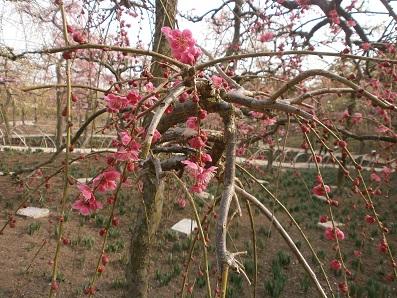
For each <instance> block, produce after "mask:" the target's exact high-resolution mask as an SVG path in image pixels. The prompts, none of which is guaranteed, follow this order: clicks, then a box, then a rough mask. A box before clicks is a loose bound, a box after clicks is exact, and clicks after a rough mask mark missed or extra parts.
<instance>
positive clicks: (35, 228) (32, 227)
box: [28, 221, 41, 236]
mask: <svg viewBox="0 0 397 298" xmlns="http://www.w3.org/2000/svg"><path fill="white" fill-rule="evenodd" d="M40 227H41V222H40V221H34V222H32V223H30V224H29V226H28V233H29V235H30V236H32V235H33V234H34V233H35V232H36V231H38V230H40Z"/></svg>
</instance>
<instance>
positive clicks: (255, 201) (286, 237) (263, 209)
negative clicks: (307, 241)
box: [234, 186, 327, 298]
mask: <svg viewBox="0 0 397 298" xmlns="http://www.w3.org/2000/svg"><path fill="white" fill-rule="evenodd" d="M234 189H235V191H236V193H237V194H238V195H240V196H242V197H243V198H245V199H247V200H249V201H250V202H251V203H252V204H254V205H255V206H256V207H257V208H258V209H259V210H260V211H261V212H262V213H263V214H264V215H265V216H266V217H267V218H268V219H269V220H270V221H271V222H272V224H273V226H274V227H275V228H276V229H277V231H278V232H279V233H280V235H281V237H283V239H284V241H285V242H286V243H287V245H288V246H289V248H290V249H291V251H292V252H293V253H294V255H295V256H296V257H297V259H298V261H299V262H300V263H301V265H302V266H303V268H304V269H305V271H306V273H307V274H308V275H309V277H310V279H311V280H312V281H313V283H314V284H315V285H316V288H317V291H318V292H319V294H320V295H321V297H325V298H326V297H327V295H326V294H325V292H324V289H323V287H322V286H321V284H320V283H319V281H318V279H317V277H316V274H315V273H314V272H313V270H312V269H311V268H310V265H309V264H308V263H307V262H306V260H305V258H304V257H303V255H302V254H301V252H300V251H299V249H298V248H297V247H296V245H295V244H294V242H293V240H292V239H291V237H290V236H289V235H288V233H287V232H286V231H285V230H284V228H283V226H282V225H281V224H280V223H279V221H278V220H277V219H276V218H275V217H274V215H273V214H272V213H271V212H270V211H269V210H268V209H267V208H266V207H265V206H264V205H263V204H262V203H261V202H260V201H259V200H258V199H257V198H255V197H254V196H252V195H251V194H249V193H247V192H246V191H245V190H243V189H241V188H240V187H238V186H235V187H234Z"/></svg>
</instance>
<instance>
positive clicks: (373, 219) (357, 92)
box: [1, 0, 397, 297]
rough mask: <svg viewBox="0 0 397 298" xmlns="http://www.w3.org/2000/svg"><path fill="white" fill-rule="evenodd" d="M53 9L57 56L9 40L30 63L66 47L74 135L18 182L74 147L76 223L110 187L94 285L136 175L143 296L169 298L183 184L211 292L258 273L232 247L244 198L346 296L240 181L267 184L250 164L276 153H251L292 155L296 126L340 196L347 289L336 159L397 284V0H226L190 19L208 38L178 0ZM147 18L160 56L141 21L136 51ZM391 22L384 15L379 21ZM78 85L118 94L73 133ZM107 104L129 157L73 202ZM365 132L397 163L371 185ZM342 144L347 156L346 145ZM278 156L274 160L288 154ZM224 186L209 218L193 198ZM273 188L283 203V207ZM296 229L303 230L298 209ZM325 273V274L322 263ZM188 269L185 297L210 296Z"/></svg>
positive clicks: (333, 205)
mask: <svg viewBox="0 0 397 298" xmlns="http://www.w3.org/2000/svg"><path fill="white" fill-rule="evenodd" d="M371 4H372V1H371ZM15 5H20V7H23V8H24V9H25V11H31V10H30V9H29V5H32V4H26V3H22V4H21V3H18V4H15ZM50 6H51V7H49V8H47V9H48V11H47V15H52V16H53V17H52V18H50V19H49V22H48V23H51V24H52V25H53V26H54V28H55V29H54V31H53V32H54V33H53V35H54V40H56V42H54V44H53V45H52V46H48V45H47V46H46V47H45V48H44V49H35V50H31V51H28V52H21V53H15V52H14V51H13V50H12V49H8V50H5V49H3V50H2V51H1V57H2V59H5V60H7V59H8V60H18V59H29V58H30V57H33V56H34V55H36V56H40V57H42V56H49V57H52V56H54V57H56V56H59V55H62V58H63V66H62V67H63V68H62V71H63V72H64V79H65V82H64V83H63V84H60V82H59V81H57V82H53V83H54V84H56V88H64V90H65V93H66V94H67V100H66V102H65V106H66V107H65V109H64V112H63V116H64V117H65V119H66V123H67V126H66V135H67V137H66V141H65V143H64V144H63V145H62V146H59V148H58V151H57V152H56V153H54V155H53V157H52V158H51V159H50V160H49V161H48V162H45V163H43V164H40V165H38V166H36V167H34V168H31V167H26V168H24V169H22V170H20V171H19V172H17V173H16V175H20V176H22V175H23V173H24V172H29V171H32V170H37V169H38V168H40V167H43V166H44V165H45V164H47V163H50V162H52V161H53V160H54V159H55V158H56V157H57V156H59V155H61V154H63V155H64V159H65V166H64V168H63V172H62V174H61V175H64V177H65V179H64V181H65V182H64V186H63V194H62V200H61V207H62V208H61V209H62V211H61V214H60V216H61V217H63V215H64V214H65V212H68V211H70V209H73V210H77V211H75V213H74V215H75V216H77V213H81V214H82V215H89V214H91V213H93V212H99V213H100V212H103V210H102V208H103V203H101V202H100V198H101V197H103V196H104V195H105V194H106V196H107V197H108V200H107V204H110V205H112V207H111V208H110V210H111V212H110V214H108V218H109V221H108V225H107V226H106V227H104V229H103V230H102V234H103V235H104V236H105V237H104V242H103V246H102V251H101V254H100V255H99V256H98V262H97V268H96V270H95V271H94V272H95V273H94V274H93V277H92V279H91V280H90V283H89V285H88V286H87V287H86V289H85V292H86V293H87V294H94V293H95V287H96V284H95V282H96V279H97V274H98V270H99V268H100V267H101V266H103V265H101V262H102V263H104V264H105V263H106V262H104V258H105V259H106V255H105V252H104V247H105V244H106V240H107V237H108V231H109V228H110V226H111V225H112V224H113V225H115V226H117V225H118V224H119V221H118V219H117V217H116V215H115V209H114V206H116V205H117V202H118V197H119V194H120V191H122V190H125V189H130V191H131V192H132V191H133V187H131V183H128V182H130V181H131V179H133V180H132V181H133V184H136V185H138V189H139V194H140V197H141V201H142V204H141V205H140V208H139V211H138V214H137V220H136V226H135V227H134V229H133V232H132V235H131V246H130V254H129V262H128V265H127V266H126V277H127V282H128V292H129V293H130V294H132V293H133V295H134V297H151V296H153V293H151V292H150V285H149V281H150V271H151V267H150V266H151V264H150V263H151V253H152V252H153V247H154V243H155V236H156V232H157V229H158V226H159V223H160V221H161V218H162V213H163V210H162V209H163V204H164V195H165V192H166V190H165V189H166V188H167V184H169V183H172V184H174V185H177V186H176V188H177V189H178V190H179V191H180V192H182V193H183V198H184V199H180V200H182V202H184V200H187V201H188V202H189V203H190V205H189V208H191V209H192V212H193V214H194V216H195V219H196V222H197V223H198V228H197V231H195V236H196V237H195V239H196V241H194V245H192V247H191V248H190V251H191V252H193V250H195V249H201V251H202V253H201V255H202V256H203V261H202V262H203V264H204V265H203V266H202V268H204V271H201V275H202V276H204V277H205V285H206V286H205V293H206V295H207V296H208V297H212V296H220V297H225V295H226V292H227V288H228V274H229V270H230V269H233V270H235V271H237V272H239V273H241V274H243V275H245V276H246V273H245V268H244V266H243V265H242V263H241V261H240V260H241V259H240V258H241V257H242V258H244V255H245V254H246V252H244V251H235V250H234V249H233V248H232V247H231V246H230V245H229V244H228V241H227V233H228V228H229V227H230V222H232V221H233V220H234V215H232V212H231V211H230V209H231V206H232V205H233V206H234V205H235V206H236V209H237V210H240V211H239V212H240V213H241V208H240V203H241V202H246V204H247V205H248V206H253V207H254V208H258V210H259V211H260V212H262V213H263V215H264V216H266V217H268V218H270V219H271V221H272V223H273V225H274V226H275V228H276V230H277V232H279V233H280V234H281V235H282V237H283V239H284V240H285V241H286V243H287V244H288V245H289V247H290V249H291V251H292V252H293V253H294V254H295V256H296V257H297V259H298V261H299V262H300V264H301V265H302V266H303V267H304V269H305V270H306V272H307V274H308V275H309V277H310V278H311V280H312V281H313V283H314V284H315V286H316V288H317V291H318V296H322V297H326V296H327V295H331V296H334V295H335V294H334V293H335V292H336V289H335V288H334V286H332V285H331V283H330V282H329V280H328V278H327V276H326V275H325V276H324V278H325V280H326V283H322V282H319V279H318V278H317V276H316V273H315V271H314V270H313V268H311V267H310V266H309V265H308V263H307V262H306V261H305V258H304V256H303V255H302V253H301V252H300V251H299V250H298V249H297V247H296V246H295V244H294V242H293V240H292V239H291V237H290V236H289V235H288V233H287V232H286V231H285V229H284V228H283V226H282V225H281V224H280V223H279V222H278V221H277V219H276V218H275V217H274V215H273V214H272V213H271V212H270V211H269V210H268V209H267V207H266V206H265V205H264V204H263V203H261V201H260V200H259V199H258V198H256V197H255V196H254V195H252V194H251V193H249V189H248V188H247V183H245V182H244V180H240V179H238V178H237V176H236V169H238V171H240V172H241V174H242V175H243V176H244V177H245V178H248V180H251V179H252V181H254V182H255V181H256V182H258V180H257V179H256V178H255V177H253V176H252V174H251V173H250V172H249V171H247V170H246V169H244V168H243V167H241V166H240V165H239V164H238V163H237V160H239V161H240V160H241V158H245V159H243V160H247V163H248V160H249V159H253V158H257V159H263V158H266V157H264V156H262V155H261V154H259V155H252V151H251V149H252V148H254V147H255V146H260V147H261V148H262V149H263V148H265V149H267V148H271V149H272V148H275V147H276V148H281V149H280V150H279V152H280V151H282V150H283V148H284V147H285V146H286V144H287V143H288V139H289V136H290V135H294V137H296V136H299V145H300V147H301V148H303V149H305V150H306V152H307V154H308V155H309V156H310V160H311V161H310V162H311V163H312V164H314V167H315V169H316V170H317V178H316V179H315V181H313V182H314V185H315V186H314V187H313V188H312V189H311V190H312V193H313V194H315V195H318V196H323V197H325V204H327V205H329V209H328V212H327V214H324V215H323V216H322V218H321V221H327V220H328V219H330V220H331V222H332V227H329V228H328V229H327V230H326V232H325V234H324V236H325V238H326V239H328V240H329V241H330V243H331V244H330V245H332V246H333V247H334V249H335V251H336V256H335V258H334V259H331V260H329V261H330V267H331V268H332V269H334V270H341V271H339V272H342V273H341V276H342V277H341V279H340V280H339V283H338V286H339V291H340V292H341V293H342V294H345V295H347V296H349V295H350V293H351V292H350V289H349V283H348V278H349V276H350V275H351V274H352V270H353V269H352V268H349V266H348V264H347V263H346V262H345V260H344V258H343V251H342V248H341V247H343V245H342V243H343V240H344V238H345V234H344V233H343V229H342V228H341V229H339V228H337V227H336V226H335V218H334V216H333V214H334V212H335V211H334V210H335V209H337V208H341V206H340V205H342V202H339V201H338V200H335V199H331V197H330V195H329V194H330V185H329V184H328V182H327V181H325V180H324V179H323V177H322V174H321V167H320V165H321V164H322V163H323V161H324V162H325V158H327V161H328V162H332V163H335V164H337V165H338V167H339V170H338V175H339V179H338V181H339V185H338V187H339V189H340V190H341V191H342V190H343V189H344V185H345V182H346V184H348V185H349V186H350V188H351V189H352V191H353V192H354V193H355V194H356V195H357V196H358V197H360V199H361V202H362V204H365V205H366V207H367V210H368V214H367V215H366V216H365V218H363V219H362V220H363V221H366V222H367V223H369V224H370V223H372V224H376V225H377V228H378V230H379V233H380V234H381V241H380V242H379V243H378V248H379V250H380V252H381V253H384V254H385V255H386V256H387V257H388V261H387V263H388V264H389V268H388V270H389V272H390V273H389V274H388V275H387V276H388V278H389V279H390V280H393V279H395V277H396V269H395V266H394V265H395V261H394V255H393V252H392V250H391V249H389V242H388V235H387V232H388V229H387V223H386V222H382V221H381V220H380V215H379V214H378V213H377V210H376V204H374V200H375V198H376V196H380V195H381V191H380V188H379V186H380V185H381V184H384V185H388V183H390V181H391V175H392V173H393V171H395V169H396V166H397V164H396V155H395V151H394V148H395V147H394V146H395V143H396V142H397V135H396V114H395V108H396V104H395V98H396V95H397V93H396V90H395V81H396V80H397V79H396V78H397V74H396V72H395V67H396V66H395V64H396V63H397V61H396V59H395V54H396V53H395V52H396V50H395V45H394V44H395V42H396V33H395V27H396V21H397V16H396V14H395V12H394V9H393V7H392V6H391V4H390V3H389V2H387V1H379V3H378V7H377V9H380V10H379V11H373V10H370V8H371V7H372V6H370V4H369V1H321V0H296V1H280V0H278V1H241V0H236V1H224V2H222V3H221V4H219V6H216V5H215V4H213V5H211V6H210V7H208V11H207V12H205V13H203V14H202V15H196V14H195V13H194V11H187V12H183V13H180V14H179V19H180V23H182V21H183V23H184V24H191V26H194V24H195V23H199V22H201V24H202V25H201V26H202V27H203V26H205V32H204V30H203V29H202V28H201V31H200V32H195V33H194V34H193V33H192V31H191V30H189V25H187V27H186V28H180V29H178V26H177V25H176V24H178V23H175V19H176V18H177V17H176V9H177V2H176V1H166V2H164V1H156V3H155V5H153V4H150V3H149V2H146V1H142V3H141V2H135V1H120V2H117V1H113V2H109V3H107V4H103V3H102V4H100V2H98V3H97V2H96V1H87V2H83V3H79V2H70V3H69V2H62V1H55V3H53V4H51V5H50ZM145 14H149V15H152V16H153V17H154V16H155V17H156V18H155V24H153V27H154V28H155V30H154V32H153V40H154V42H153V46H152V50H145V49H144V48H145V47H144V45H143V42H142V41H141V40H140V39H141V36H140V35H143V34H144V33H142V31H141V30H136V31H135V32H138V33H137V34H138V39H137V44H136V46H132V45H131V42H130V39H129V32H131V31H134V28H131V26H130V25H129V24H128V21H127V20H126V19H127V16H128V17H132V18H136V19H139V20H140V22H143V18H144V17H143V16H144V15H145ZM85 15H87V16H85ZM31 16H32V17H34V16H35V15H33V14H32V15H31ZM362 16H363V17H362ZM380 16H381V17H382V21H381V22H379V24H378V23H377V22H378V20H377V18H378V17H380ZM43 21H44V20H43ZM204 21H206V22H205V23H204ZM114 24H116V25H114ZM114 26H116V27H117V29H116V32H115V35H111V34H110V33H109V31H111V28H112V30H114ZM105 28H107V29H106V30H105ZM192 28H193V27H192ZM192 30H193V29H192ZM200 34H201V35H205V37H204V38H202V36H200ZM55 37H56V38H55ZM199 40H200V41H199ZM83 63H86V65H87V67H88V68H89V69H90V72H91V74H90V75H87V76H89V78H90V79H89V80H88V81H87V82H86V83H85V84H76V82H78V80H79V78H80V76H81V72H79V70H84V69H85V68H84V69H83V68H82V65H85V64H83ZM57 69H58V70H59V67H58V68H57ZM93 78H95V79H93ZM58 79H59V76H58ZM80 79H81V78H80ZM54 84H52V85H50V84H48V82H47V86H40V87H34V86H30V87H29V88H25V89H24V90H25V91H32V90H36V89H37V88H41V89H43V88H53V86H54ZM77 88H81V89H90V90H95V91H97V92H102V94H103V101H102V103H101V104H100V108H99V109H97V110H96V111H94V110H93V111H92V114H91V115H90V116H89V117H88V118H87V120H86V122H85V123H84V124H82V125H81V127H80V128H79V129H77V130H76V132H75V133H74V134H73V135H72V133H71V127H72V126H73V123H74V122H75V121H76V119H75V118H74V116H73V112H72V109H73V107H74V105H75V101H76V100H75V98H74V97H73V94H74V93H73V92H74V90H75V89H77ZM98 97H99V96H98ZM80 100H84V99H80ZM335 107H336V108H335ZM335 109H336V110H335ZM106 113H107V114H109V115H110V117H109V121H108V123H107V125H106V126H105V127H104V128H103V131H105V130H113V131H114V133H115V134H116V135H117V136H118V138H117V139H114V140H113V141H112V146H113V147H114V148H115V149H117V150H116V151H115V152H114V153H111V154H109V155H108V156H107V157H106V160H105V161H102V162H104V164H105V165H106V166H105V167H104V170H103V172H102V173H100V174H98V175H97V176H96V177H95V178H94V179H93V181H92V184H90V185H85V184H80V185H78V188H79V189H80V190H81V195H80V196H79V197H78V199H77V200H75V201H73V202H71V201H70V199H69V197H68V191H69V190H70V187H71V186H70V185H69V181H70V171H69V164H70V163H71V162H72V159H71V156H70V153H71V152H72V151H73V146H75V145H76V144H77V141H78V139H79V137H80V136H81V135H82V133H83V132H84V130H85V129H87V126H88V125H89V124H90V123H91V122H92V121H94V120H95V119H96V118H97V117H99V116H100V115H102V114H106ZM363 124H365V125H363ZM355 140H358V141H362V142H364V141H373V142H375V143H374V144H376V146H377V152H375V153H373V155H374V161H375V163H374V164H376V163H377V162H382V163H383V168H382V169H381V170H382V171H381V173H379V172H375V171H374V170H373V172H372V173H371V175H370V181H365V179H364V178H363V171H364V169H363V166H362V165H361V163H360V162H359V161H358V160H357V159H356V158H355V157H354V156H353V154H352V151H351V148H350V145H349V144H350V143H351V142H352V141H355ZM288 144H289V143H288ZM316 144H318V145H319V146H321V147H322V148H323V150H324V151H325V152H327V153H326V155H325V156H323V155H322V152H317V151H316V149H317V148H316ZM338 148H339V149H338ZM325 149H326V150H325ZM62 150H65V153H62V152H63V151H62ZM272 150H273V149H272ZM336 150H341V151H342V152H341V154H339V153H338V151H336ZM324 151H323V152H324ZM271 152H273V151H271ZM268 162H269V164H271V162H273V160H272V159H271V160H269V161H268ZM349 163H350V165H352V166H351V167H348V164H349ZM280 165H281V166H282V165H283V164H280ZM269 170H270V169H269ZM43 179H44V178H43ZM166 181H167V182H166ZM212 183H213V184H219V188H220V189H221V192H220V195H219V197H218V198H217V199H216V200H215V201H214V203H213V205H211V206H210V209H209V211H208V212H207V213H199V212H198V211H197V208H196V205H195V201H194V198H193V197H192V194H200V193H202V192H203V191H205V190H206V189H207V187H208V185H209V184H212ZM258 183H259V182H258ZM134 186H135V185H134ZM389 186H390V185H389ZM262 187H263V186H262ZM264 189H265V191H266V192H267V193H268V195H269V196H271V197H273V198H274V200H275V202H276V203H277V204H280V205H281V206H282V201H279V200H277V198H276V197H275V196H274V195H273V194H272V193H271V192H270V191H269V190H268V189H266V188H264ZM27 197H29V196H27ZM109 198H110V199H109ZM70 207H71V208H70ZM250 208H251V207H248V208H247V209H248V210H250ZM282 208H283V209H284V210H285V211H287V209H286V208H285V207H283V206H282ZM210 215H213V216H214V217H215V218H216V224H215V225H214V226H213V227H212V228H213V230H214V233H215V242H216V260H217V270H216V271H215V275H218V276H219V278H218V279H217V280H212V276H211V274H210V268H209V264H208V258H209V256H208V255H209V254H210V252H209V251H208V250H207V248H208V241H209V240H208V231H205V230H204V229H203V225H206V226H207V228H208V216H210ZM288 215H289V216H291V215H290V214H289V213H288ZM241 216H248V215H247V214H245V215H244V214H241ZM291 222H292V223H293V224H295V225H297V222H296V221H295V220H294V218H293V217H292V216H291ZM8 223H10V224H14V217H13V215H12V214H11V215H9V217H8V219H7V223H6V225H4V227H3V229H2V230H4V228H5V227H6V226H7V224H8ZM66 228H67V224H66V223H64V222H63V221H60V222H59V226H58V231H59V233H58V246H57V249H56V252H55V257H54V265H53V274H52V287H51V289H50V296H53V295H54V293H55V292H56V291H57V290H58V289H59V284H58V282H57V280H56V276H57V268H58V267H57V266H58V265H59V262H60V260H59V254H60V253H61V249H60V243H61V241H62V239H63V231H64V230H65V229H66ZM312 252H313V253H315V252H314V250H312ZM254 258H255V259H254V260H255V262H256V263H258V258H260V256H258V255H257V253H255V256H254ZM316 259H317V261H318V258H317V257H316ZM316 266H317V267H320V268H321V271H322V272H323V273H324V274H325V271H324V268H323V266H322V264H321V262H319V261H318V264H317V265H316ZM187 267H188V266H187ZM342 269H343V270H342ZM187 272H188V270H187ZM187 272H186V273H185V274H184V275H183V282H182V283H181V290H180V291H178V294H180V295H182V296H185V295H186V293H192V292H193V291H194V292H196V291H197V292H198V291H199V289H197V290H196V289H194V287H193V286H194V283H193V286H192V285H191V283H189V277H188V274H187ZM248 279H249V278H248ZM252 282H253V285H254V287H253V290H252V291H253V294H254V296H255V295H258V294H257V291H258V288H259V281H258V277H257V273H255V275H254V279H253V281H252Z"/></svg>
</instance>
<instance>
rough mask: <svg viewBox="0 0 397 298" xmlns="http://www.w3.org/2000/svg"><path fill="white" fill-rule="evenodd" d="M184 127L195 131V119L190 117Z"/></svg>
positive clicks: (196, 127)
mask: <svg viewBox="0 0 397 298" xmlns="http://www.w3.org/2000/svg"><path fill="white" fill-rule="evenodd" d="M186 126H187V127H189V128H191V129H194V130H196V131H197V130H198V125H197V117H190V118H189V119H187V121H186Z"/></svg>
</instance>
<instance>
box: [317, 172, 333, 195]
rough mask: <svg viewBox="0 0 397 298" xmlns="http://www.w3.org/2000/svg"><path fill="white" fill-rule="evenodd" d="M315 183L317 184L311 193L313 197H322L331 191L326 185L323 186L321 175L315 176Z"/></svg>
mask: <svg viewBox="0 0 397 298" xmlns="http://www.w3.org/2000/svg"><path fill="white" fill-rule="evenodd" d="M315 182H316V184H317V186H315V187H314V188H313V193H314V194H315V195H317V196H320V197H324V196H325V195H326V193H329V192H330V191H331V189H330V187H329V186H328V185H323V178H322V177H321V175H317V177H316V180H315Z"/></svg>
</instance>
